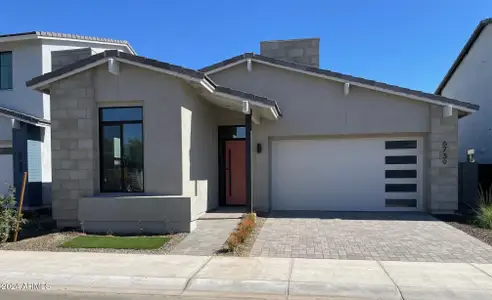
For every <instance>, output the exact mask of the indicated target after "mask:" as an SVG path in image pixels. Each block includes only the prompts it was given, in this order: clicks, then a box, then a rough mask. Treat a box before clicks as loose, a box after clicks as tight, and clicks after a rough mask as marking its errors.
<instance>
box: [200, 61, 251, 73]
mask: <svg viewBox="0 0 492 300" xmlns="http://www.w3.org/2000/svg"><path fill="white" fill-rule="evenodd" d="M251 61H254V59H251ZM243 62H246V58H242V59H240V60H238V61H236V62H233V63H230V64H228V65H225V66H222V67H218V68H216V69H212V70H210V71H207V72H205V74H206V75H210V74H214V73H217V72H220V71H222V70H225V69H229V68H231V67H234V66H237V65H240V64H242V63H243Z"/></svg>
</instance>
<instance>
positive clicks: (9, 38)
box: [0, 31, 137, 55]
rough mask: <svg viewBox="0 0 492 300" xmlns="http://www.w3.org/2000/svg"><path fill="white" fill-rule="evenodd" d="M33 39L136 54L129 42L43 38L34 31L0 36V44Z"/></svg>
mask: <svg viewBox="0 0 492 300" xmlns="http://www.w3.org/2000/svg"><path fill="white" fill-rule="evenodd" d="M35 39H43V40H59V41H76V42H84V43H93V44H101V45H112V46H118V47H126V48H127V49H128V51H130V52H131V54H134V55H136V54H137V52H136V51H135V49H133V47H132V46H131V45H130V43H129V42H124V43H117V42H111V41H100V40H96V39H78V38H70V37H56V36H45V35H40V34H38V33H37V32H36V31H31V32H24V33H19V34H11V35H5V36H0V43H5V42H17V41H24V40H35Z"/></svg>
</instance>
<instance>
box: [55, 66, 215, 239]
mask: <svg viewBox="0 0 492 300" xmlns="http://www.w3.org/2000/svg"><path fill="white" fill-rule="evenodd" d="M52 103H54V106H53V107H52V109H53V110H52V120H53V123H54V129H53V146H54V147H53V149H56V150H54V151H53V166H54V180H53V182H54V196H53V208H54V213H53V215H54V218H55V219H56V220H58V221H59V224H60V226H62V225H64V226H69V225H70V226H76V225H79V221H80V220H81V219H86V218H87V216H84V215H81V214H80V212H78V205H79V200H80V199H81V198H86V197H90V196H93V195H95V194H98V193H99V155H98V153H99V136H98V108H100V107H110V106H113V107H115V106H143V116H144V117H143V128H144V129H143V131H144V132H143V133H144V189H145V194H147V195H163V196H180V197H183V199H184V198H186V199H190V201H191V202H190V203H191V204H190V203H184V202H183V203H182V204H183V205H178V204H179V203H180V202H179V201H172V203H171V202H168V204H162V205H161V206H162V207H164V206H165V207H167V208H168V209H167V212H169V211H176V212H178V211H181V210H185V211H186V210H188V211H187V212H186V213H187V214H188V215H190V216H191V219H192V220H194V219H195V218H196V217H197V216H198V215H199V214H201V213H203V212H204V211H206V210H207V209H210V208H213V207H215V206H216V204H217V185H218V184H217V167H216V166H217V150H216V149H217V142H216V132H217V131H216V123H215V122H216V121H215V119H214V113H213V112H214V111H213V109H214V108H213V107H212V106H211V105H210V104H208V103H207V102H206V101H205V100H203V99H201V98H200V97H199V96H198V95H197V94H196V92H195V90H193V88H192V87H191V86H190V85H189V84H188V83H186V82H184V81H183V80H181V79H178V78H175V77H172V76H169V75H165V74H161V73H158V72H155V71H150V70H145V69H141V68H138V67H133V66H130V65H125V64H120V75H119V76H115V75H112V74H110V73H109V72H107V66H106V65H103V66H100V67H97V68H95V69H93V70H90V71H86V72H83V73H81V74H79V75H76V76H73V77H69V78H67V79H64V80H62V81H60V82H58V83H56V84H54V85H53V87H52ZM115 197H118V196H115ZM171 198H172V197H171ZM171 198H169V197H168V198H166V197H162V198H160V199H159V201H163V202H166V201H168V200H169V199H171ZM107 199H108V201H114V200H112V199H111V198H107ZM136 201H138V199H137V200H136ZM93 209H94V210H97V206H94V207H93ZM190 209H191V211H189V210H190ZM85 211H87V210H85ZM126 211H127V213H128V216H129V217H130V216H131V215H132V214H133V213H134V212H132V210H131V209H130V208H128V209H127V210H126ZM150 213H151V212H150V211H149V217H150ZM113 231H115V230H113Z"/></svg>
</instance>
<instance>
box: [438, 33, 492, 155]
mask: <svg viewBox="0 0 492 300" xmlns="http://www.w3.org/2000/svg"><path fill="white" fill-rule="evenodd" d="M456 50H458V49H456ZM491 52H492V26H491V25H487V26H486V27H485V28H484V29H483V31H482V33H481V34H480V36H479V37H478V39H477V40H476V41H475V43H474V44H473V47H472V48H471V49H470V51H469V52H468V54H467V55H466V56H465V57H464V59H463V61H462V62H461V64H460V65H459V67H458V68H457V69H456V71H455V72H454V74H453V76H452V77H451V78H450V79H449V81H448V83H447V84H446V86H445V87H444V89H443V90H442V93H441V94H442V95H443V96H445V97H449V98H454V99H459V100H462V101H467V102H471V103H474V104H478V105H480V110H479V111H477V112H475V113H473V114H472V115H470V116H468V117H466V118H461V119H460V120H459V124H460V126H459V147H460V148H459V159H460V161H461V162H465V161H467V150H469V149H474V150H475V161H476V162H477V163H480V164H492V130H491V129H492V123H491V121H490V119H491V117H492V103H491V101H490V94H491V93H492V86H491V84H490V83H491V82H492V68H491V63H492V56H491V55H490V53H491Z"/></svg>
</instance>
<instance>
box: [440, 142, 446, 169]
mask: <svg viewBox="0 0 492 300" xmlns="http://www.w3.org/2000/svg"><path fill="white" fill-rule="evenodd" d="M441 160H442V163H443V164H446V163H447V162H448V143H446V141H444V142H442V155H441Z"/></svg>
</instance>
